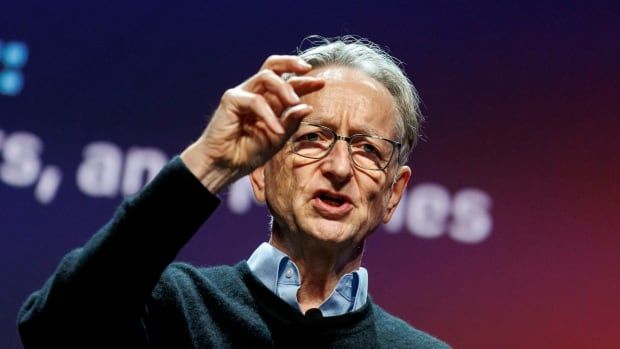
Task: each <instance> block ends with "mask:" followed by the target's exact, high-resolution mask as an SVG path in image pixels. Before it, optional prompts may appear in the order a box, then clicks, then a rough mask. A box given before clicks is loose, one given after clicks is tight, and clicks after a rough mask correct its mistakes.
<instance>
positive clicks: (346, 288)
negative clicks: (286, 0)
mask: <svg viewBox="0 0 620 349" xmlns="http://www.w3.org/2000/svg"><path fill="white" fill-rule="evenodd" d="M248 266H249V267H250V270H251V271H252V273H253V274H254V276H256V278H257V279H259V280H260V281H261V282H262V283H263V284H264V285H265V286H266V287H267V288H268V289H269V290H271V292H273V293H275V294H276V295H278V297H280V298H281V299H282V300H284V301H285V302H287V303H288V304H289V305H291V306H292V307H294V308H295V309H298V310H299V303H298V302H297V290H298V289H299V286H300V285H301V275H300V273H299V269H298V268H297V266H296V265H295V263H294V262H293V261H292V260H291V259H290V257H289V256H287V255H286V254H285V253H284V252H282V251H280V250H278V249H277V248H275V247H274V246H273V245H271V244H269V243H266V242H264V243H262V244H261V245H260V246H258V248H257V249H256V250H255V251H254V253H252V255H251V256H250V258H249V259H248ZM367 297H368V271H367V270H366V269H365V268H363V267H360V268H359V269H357V270H355V271H353V272H351V273H348V274H345V275H343V276H342V277H341V278H340V280H339V281H338V284H337V285H336V288H335V289H334V290H333V291H332V293H331V294H330V296H329V297H327V299H326V300H325V301H324V302H323V303H322V304H321V306H320V307H319V309H320V310H321V312H322V313H323V316H336V315H342V314H345V313H348V312H351V311H354V310H358V309H360V308H361V307H362V306H363V305H364V304H365V303H366V299H367Z"/></svg>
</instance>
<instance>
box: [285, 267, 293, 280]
mask: <svg viewBox="0 0 620 349" xmlns="http://www.w3.org/2000/svg"><path fill="white" fill-rule="evenodd" d="M284 276H286V278H287V279H290V278H292V277H293V269H291V268H288V269H286V274H285V275H284Z"/></svg>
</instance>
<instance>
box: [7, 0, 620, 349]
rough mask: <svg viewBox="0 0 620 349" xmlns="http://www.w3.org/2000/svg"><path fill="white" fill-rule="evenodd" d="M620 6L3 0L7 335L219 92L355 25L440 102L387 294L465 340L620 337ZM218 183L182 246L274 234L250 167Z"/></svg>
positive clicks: (398, 236)
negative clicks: (244, 175)
mask: <svg viewBox="0 0 620 349" xmlns="http://www.w3.org/2000/svg"><path fill="white" fill-rule="evenodd" d="M615 3H616V2H611V1H610V2H609V3H608V4H606V3H595V2H586V1H570V2H566V1H565V2H557V3H547V2H538V1H537V2H532V4H529V5H528V4H518V2H515V1H486V2H477V3H471V2H463V1H459V2H432V3H431V2H426V3H418V2H398V3H383V2H379V1H352V0H344V1H330V2H321V1H312V2H307V3H304V2H290V1H286V2H285V1H282V2H269V3H267V2H265V3H261V2H244V1H240V2H232V1H231V2H227V3H225V2H221V1H220V2H214V1H213V2H211V1H196V0H192V1H181V2H172V1H170V2H165V1H133V2H121V1H112V2H105V3H93V2H84V1H75V0H65V1H61V2H49V1H29V0H24V1H19V2H18V1H5V2H3V3H2V5H0V280H2V287H1V289H2V291H1V293H0V295H1V297H0V338H1V341H2V343H1V344H0V346H1V347H2V348H19V347H20V346H21V344H20V343H19V338H18V335H17V331H16V327H15V318H16V313H17V311H18V308H19V307H20V305H21V303H22V302H23V301H24V300H25V298H26V297H27V295H28V294H29V293H30V292H32V291H34V290H36V289H37V288H39V287H40V286H41V285H42V284H43V283H44V281H45V280H46V278H47V277H48V276H49V275H50V274H51V273H52V272H53V271H54V269H55V267H56V265H57V263H58V262H59V260H60V259H61V257H62V256H63V255H64V254H65V253H67V252H68V251H69V250H71V249H73V248H76V247H78V246H80V245H81V244H83V243H84V242H85V241H86V240H87V239H88V238H89V237H90V236H91V235H92V234H93V233H94V232H95V231H97V229H98V228H99V227H100V226H101V225H103V224H104V223H105V222H106V220H107V219H108V218H109V217H110V216H111V214H112V213H113V211H114V209H115V207H117V205H118V204H119V203H120V202H121V200H122V199H123V197H125V196H127V195H130V194H132V193H134V192H136V191H137V190H139V189H140V188H141V187H142V186H143V185H144V184H145V182H146V181H148V180H149V179H150V178H152V176H153V175H155V173H156V172H157V171H158V169H159V168H161V166H162V165H164V164H165V163H166V161H168V160H169V159H170V158H171V157H172V156H174V155H175V154H178V153H179V152H180V151H181V150H182V149H183V148H184V147H185V146H187V145H188V144H189V143H190V142H192V140H193V139H195V138H196V137H197V136H198V135H199V134H200V132H201V131H202V128H203V126H204V125H205V124H206V122H207V120H208V117H209V114H210V113H211V111H212V110H213V109H214V108H215V106H216V105H217V104H218V100H219V97H220V96H221V94H222V93H223V91H225V90H226V89H227V88H230V87H232V86H235V85H237V84H238V83H240V82H241V81H243V80H244V79H245V78H246V77H248V76H249V75H251V74H253V73H254V72H256V70H257V69H258V67H259V66H260V65H261V63H262V61H263V60H264V59H265V58H266V57H267V56H268V55H270V54H274V53H275V54H291V53H293V52H294V50H295V48H296V47H298V46H299V45H303V44H302V39H303V38H304V37H305V36H307V35H310V34H322V35H325V36H334V35H340V34H358V35H361V36H365V37H368V38H370V39H372V40H374V41H376V42H378V43H380V44H381V45H383V46H385V47H388V48H389V50H390V52H391V53H392V54H393V55H395V56H396V57H398V58H400V59H401V60H402V61H403V62H404V64H405V65H404V67H405V69H406V71H407V73H408V74H409V75H410V76H411V77H412V79H413V81H414V83H415V85H416V86H417V87H418V89H419V90H420V94H421V96H422V99H423V101H424V113H425V114H426V116H427V118H428V122H427V123H426V124H425V127H424V131H425V132H424V133H425V141H424V142H422V143H421V144H420V146H419V147H418V148H417V150H416V151H415V152H414V154H413V157H412V159H411V161H410V166H411V167H412V168H413V178H412V182H411V184H410V186H409V188H408V191H407V195H406V197H405V199H404V200H403V202H401V205H400V207H399V211H398V213H397V214H396V216H395V217H394V219H393V221H392V222H391V223H390V224H389V225H388V226H385V227H382V228H381V229H380V230H379V231H377V232H376V234H375V235H374V236H373V237H372V238H371V239H370V241H369V243H368V246H367V252H366V255H365V258H364V265H365V266H366V268H368V270H369V272H370V291H371V295H372V296H373V297H374V300H375V301H377V302H378V303H379V304H381V305H383V306H384V307H385V308H386V309H387V310H389V311H391V312H392V313H394V314H396V315H398V316H400V317H402V318H404V319H406V320H407V321H408V322H409V323H411V324H413V325H414V326H416V327H418V328H420V329H423V330H426V331H428V332H430V333H432V334H434V335H436V336H438V337H439V338H442V339H444V340H446V341H447V342H449V343H451V344H452V345H454V347H456V348H617V345H618V344H617V343H618V342H620V331H618V327H619V325H620V323H619V321H618V314H619V313H620V304H619V302H620V301H619V297H618V295H619V294H620V277H619V275H618V266H620V253H618V250H619V248H620V234H619V233H620V231H619V227H620V222H619V216H620V215H619V208H620V207H619V206H620V204H619V201H620V199H619V198H620V184H619V180H618V179H619V176H620V173H619V172H620V171H619V167H620V165H619V163H618V162H619V158H620V136H619V134H620V127H619V125H620V121H619V120H618V117H619V115H618V100H619V98H618V97H619V95H618V91H619V90H620V86H619V83H618V81H620V68H619V67H618V62H620V28H619V26H618V19H619V16H618V14H619V11H618V6H617V5H616V4H615ZM221 197H222V199H223V203H222V205H221V207H220V208H219V209H218V211H217V213H216V214H215V216H214V217H213V218H212V219H211V221H210V224H209V227H210V229H202V230H200V231H199V232H198V233H197V234H196V235H195V237H194V238H193V239H192V240H191V241H190V243H189V244H188V245H187V246H186V247H185V248H184V249H183V251H182V252H181V253H180V255H179V256H178V259H179V260H183V261H189V262H192V263H195V264H199V265H216V264H229V263H235V262H237V261H238V260H240V259H242V258H247V257H248V256H249V255H250V253H251V252H252V251H253V249H254V248H255V247H256V246H257V245H258V244H259V243H260V242H262V241H265V240H266V239H267V237H268V229H267V222H268V216H267V213H266V210H265V207H264V206H261V205H259V204H257V203H255V202H254V200H253V198H252V196H251V193H250V190H249V187H248V182H247V181H246V180H241V181H239V182H238V183H236V184H235V185H233V186H232V187H230V188H229V189H228V190H227V191H225V192H223V193H222V194H221ZM172 233H173V232H172Z"/></svg>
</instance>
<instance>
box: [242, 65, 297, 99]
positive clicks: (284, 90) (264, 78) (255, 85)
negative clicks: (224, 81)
mask: <svg viewBox="0 0 620 349" xmlns="http://www.w3.org/2000/svg"><path fill="white" fill-rule="evenodd" d="M247 85H248V86H247V89H248V90H250V91H252V92H255V93H259V94H263V93H264V92H270V93H272V94H274V95H276V96H277V97H278V99H279V100H280V102H281V103H282V104H283V105H285V106H288V105H293V104H297V103H299V97H298V96H297V94H296V93H295V90H294V89H293V87H292V86H291V85H289V84H287V83H286V81H284V80H282V78H281V77H280V76H278V75H277V74H276V73H275V72H273V71H271V70H268V69H267V70H262V71H260V72H259V73H257V74H256V75H254V76H253V77H252V78H250V79H249V80H248V83H247Z"/></svg>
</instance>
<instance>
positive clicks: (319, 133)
mask: <svg viewBox="0 0 620 349" xmlns="http://www.w3.org/2000/svg"><path fill="white" fill-rule="evenodd" d="M291 141H292V143H293V151H294V152H295V153H297V154H299V155H301V156H305V157H308V158H313V159H318V158H321V157H323V156H324V155H325V154H327V152H328V151H329V148H330V147H331V145H332V143H333V141H334V134H333V133H332V132H331V131H330V130H329V129H325V128H322V127H318V126H315V125H308V124H301V125H299V129H298V130H297V132H296V133H295V134H294V135H293V136H292V137H291Z"/></svg>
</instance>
